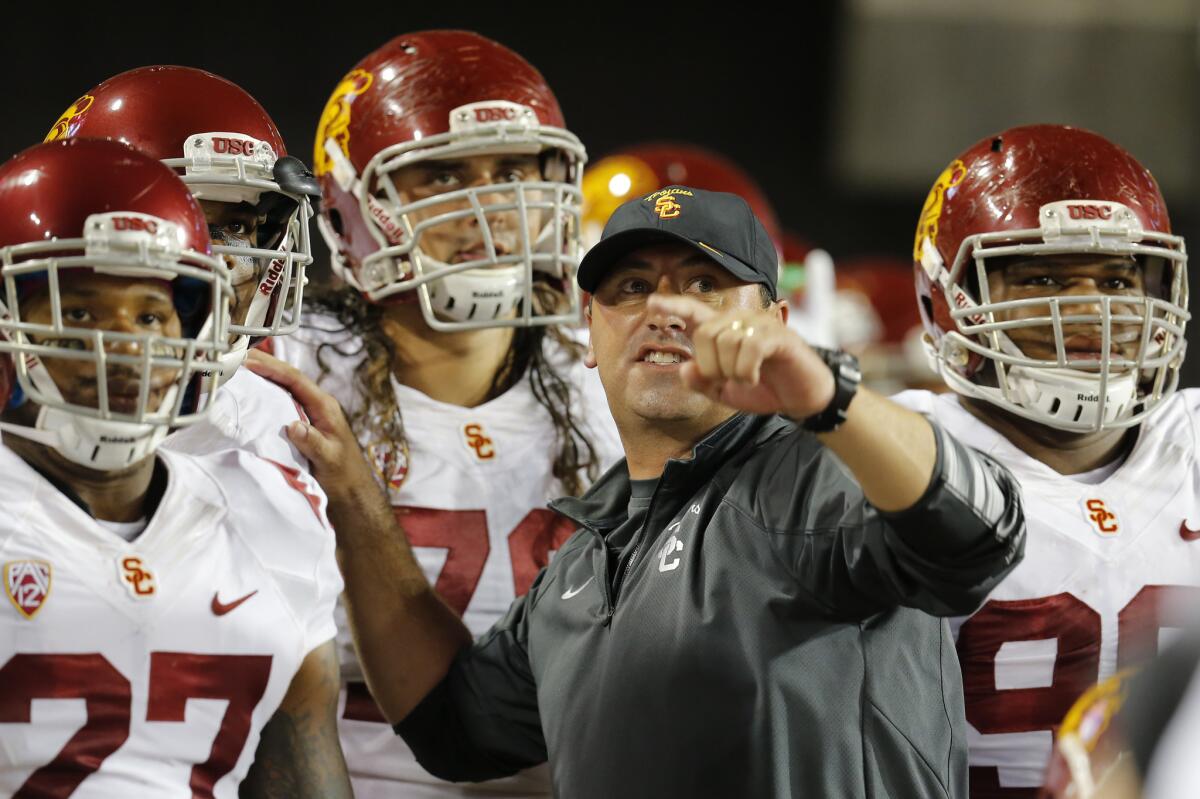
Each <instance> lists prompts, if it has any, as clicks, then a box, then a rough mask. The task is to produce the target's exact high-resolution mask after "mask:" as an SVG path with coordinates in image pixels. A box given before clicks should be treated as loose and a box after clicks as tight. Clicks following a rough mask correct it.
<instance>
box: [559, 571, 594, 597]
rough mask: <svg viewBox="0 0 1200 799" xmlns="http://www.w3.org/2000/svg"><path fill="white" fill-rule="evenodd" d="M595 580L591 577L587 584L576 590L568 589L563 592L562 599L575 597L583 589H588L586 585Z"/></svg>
mask: <svg viewBox="0 0 1200 799" xmlns="http://www.w3.org/2000/svg"><path fill="white" fill-rule="evenodd" d="M595 579H596V576H595V575H592V576H591V577H589V578H587V582H585V583H584V584H583V585H581V586H579V587H578V588H569V589H567V590H566V591H563V595H562V598H563V599H570V598H571V597H573V596H576V595H577V594H578V593H579V592H580V591H582V590H583V589H585V588H587V587H588V583H590V582H591V581H592V580H595Z"/></svg>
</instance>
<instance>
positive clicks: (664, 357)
mask: <svg viewBox="0 0 1200 799" xmlns="http://www.w3.org/2000/svg"><path fill="white" fill-rule="evenodd" d="M642 360H644V361H646V362H647V363H679V353H677V352H647V353H646V357H644V358H643V359H642Z"/></svg>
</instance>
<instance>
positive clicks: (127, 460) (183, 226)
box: [0, 139, 233, 471]
mask: <svg viewBox="0 0 1200 799" xmlns="http://www.w3.org/2000/svg"><path fill="white" fill-rule="evenodd" d="M210 247H211V245H210V241H209V237H208V227H207V223H206V222H205V218H204V212H203V211H202V210H201V209H200V206H199V205H198V204H197V202H196V200H195V199H194V198H193V197H192V195H191V193H190V192H189V191H188V188H187V186H185V185H183V183H181V182H180V180H179V179H178V178H177V177H176V175H175V174H174V173H173V172H172V171H171V170H170V169H168V168H167V167H166V166H164V165H163V164H161V163H159V162H158V161H156V160H154V159H152V158H150V157H148V156H145V155H143V154H141V153H139V152H137V151H136V150H134V149H133V148H131V147H128V146H126V145H124V144H120V143H118V142H114V141H107V140H98V139H73V140H70V141H63V142H53V143H46V144H40V145H37V146H35V147H31V148H29V149H28V150H25V151H24V152H22V153H20V154H19V155H17V156H15V157H14V158H12V159H11V160H10V161H8V163H6V164H4V165H3V166H0V277H2V279H3V281H4V293H3V295H2V296H3V303H2V304H0V361H3V362H4V364H5V365H4V367H3V369H0V372H4V373H6V374H8V373H12V372H15V376H16V385H10V386H9V388H11V392H8V393H10V394H11V396H10V397H9V398H8V400H7V401H6V404H5V407H15V406H19V405H20V404H22V403H23V402H24V401H25V400H27V399H28V400H32V401H33V402H35V403H36V404H37V405H38V406H40V408H39V409H38V414H37V419H36V422H34V423H33V425H32V426H24V425H21V424H10V423H7V422H6V423H2V424H0V429H3V430H4V431H5V432H6V433H10V434H15V435H19V436H22V437H25V438H28V439H32V440H34V441H38V442H40V443H43V444H46V445H48V446H50V447H53V448H54V449H56V450H58V452H59V453H61V454H62V455H63V456H64V457H66V458H67V459H69V460H71V461H74V462H75V463H79V464H83V465H85V466H89V467H91V468H94V469H98V470H102V471H104V470H112V469H116V468H121V467H124V466H127V465H129V464H131V463H134V462H136V461H139V460H141V459H142V458H143V457H145V456H146V455H147V454H149V453H150V452H152V451H153V449H154V448H155V447H156V446H157V445H158V443H159V442H160V441H162V439H163V438H164V437H165V436H166V434H167V432H168V430H169V429H170V428H171V427H174V426H178V425H185V424H189V423H191V422H194V421H196V420H198V419H199V418H201V417H202V416H203V414H204V412H205V411H206V410H207V406H208V402H209V401H210V400H211V397H212V396H213V391H215V390H216V387H217V385H218V384H219V382H220V380H221V375H220V373H219V370H216V368H215V366H216V358H217V357H218V356H219V355H220V354H221V353H223V352H225V351H226V350H228V348H229V342H228V335H229V330H228V326H229V318H228V313H229V303H230V298H231V297H232V293H233V290H232V286H231V284H230V277H229V272H228V270H227V269H226V268H225V266H224V264H223V262H222V261H221V260H220V259H218V258H216V257H214V256H213V255H212V254H211V252H210ZM86 275H103V276H110V277H117V278H129V279H140V280H156V279H157V280H163V281H168V282H169V283H170V289H171V297H172V302H173V303H174V305H175V309H176V313H177V314H178V317H179V321H180V327H181V330H182V333H181V335H180V336H179V337H178V338H176V337H172V336H169V335H167V334H159V333H145V332H128V331H122V330H120V329H117V328H116V327H115V326H112V325H97V326H92V327H89V326H85V325H81V324H76V323H75V322H76V319H75V317H74V315H73V312H72V309H71V308H69V307H68V309H67V311H68V312H64V308H63V300H62V297H63V291H64V289H65V288H66V287H69V286H70V285H71V284H72V282H73V281H74V282H77V281H79V280H80V279H81V278H83V277H85V276H86ZM47 300H48V302H49V305H50V311H49V313H50V320H49V321H48V322H47V321H34V318H35V317H34V316H32V315H31V314H30V313H29V312H28V311H29V308H30V303H31V302H35V301H37V302H38V303H44V302H45V301H47ZM3 353H6V355H5V354H3ZM64 361H74V362H79V361H82V362H84V363H85V364H90V370H86V371H85V372H84V374H85V375H86V382H87V383H88V384H89V391H88V392H87V393H91V384H92V383H93V382H94V384H95V385H94V394H95V400H94V402H91V401H90V400H89V401H86V402H81V401H74V402H73V401H71V400H70V399H69V398H70V397H71V396H72V393H73V392H72V391H68V390H64V388H63V386H60V385H59V384H58V383H57V382H56V380H55V379H54V378H53V377H52V376H51V374H52V372H54V371H56V370H57V369H61V368H63V365H64ZM88 371H93V372H94V377H93V376H92V375H91V374H88V373H87V372H88ZM164 375H165V377H164ZM3 382H6V381H3V380H0V383H3ZM118 384H120V385H118ZM122 387H124V388H123V389H122ZM131 387H132V388H133V390H134V391H135V392H136V395H134V396H130V395H131V394H132V392H130V390H129V389H130V388H131ZM152 390H153V391H155V392H160V397H158V398H154V397H152ZM122 391H124V395H125V396H124V397H123V398H122V401H121V402H113V401H112V399H113V398H114V397H121V396H122ZM154 399H157V400H158V401H157V403H155V402H154V401H153V400H154ZM113 405H117V406H118V407H115V408H114V407H113ZM152 406H154V407H152Z"/></svg>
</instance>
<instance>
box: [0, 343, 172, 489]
mask: <svg viewBox="0 0 1200 799" xmlns="http://www.w3.org/2000/svg"><path fill="white" fill-rule="evenodd" d="M29 373H30V378H31V379H32V380H33V381H34V384H35V385H36V386H37V387H38V390H39V391H41V392H42V393H44V394H45V395H46V396H47V397H49V398H50V399H52V400H56V401H62V394H61V393H60V392H59V390H58V386H56V385H55V384H54V381H53V380H51V379H50V376H49V374H47V373H46V367H45V366H43V365H42V363H41V362H40V361H38V362H37V363H36V364H33V365H31V366H30V367H29ZM38 373H40V375H39V374H38ZM178 390H179V388H178V386H172V387H171V388H170V390H168V391H167V393H166V394H165V395H164V397H163V400H162V401H163V403H164V404H173V403H174V402H175V397H176V394H177V392H178ZM0 430H3V431H4V432H6V433H10V434H12V435H16V436H20V437H21V438H25V439H28V440H30V441H34V442H37V443H38V444H43V445H45V446H47V447H50V448H51V449H53V450H54V451H56V452H57V453H58V454H60V455H62V456H63V457H64V458H66V459H67V460H69V461H71V462H72V463H77V464H79V465H81V466H87V467H88V468H91V469H95V470H97V471H101V472H106V471H112V470H114V469H122V468H125V467H126V466H130V465H132V464H134V463H137V462H138V461H140V460H142V459H143V458H145V457H146V456H148V455H150V454H152V453H153V452H154V450H155V449H156V448H157V447H158V445H159V444H161V443H162V441H163V439H164V438H166V436H167V433H168V430H167V427H166V425H154V424H137V423H134V422H118V421H112V420H109V419H94V418H91V417H88V416H78V415H76V414H73V413H71V412H70V411H66V410H63V409H62V408H53V407H50V406H48V405H43V406H41V409H40V410H39V411H38V416H37V420H36V421H35V422H34V424H33V426H32V427H26V426H24V425H17V424H9V423H7V422H3V423H0Z"/></svg>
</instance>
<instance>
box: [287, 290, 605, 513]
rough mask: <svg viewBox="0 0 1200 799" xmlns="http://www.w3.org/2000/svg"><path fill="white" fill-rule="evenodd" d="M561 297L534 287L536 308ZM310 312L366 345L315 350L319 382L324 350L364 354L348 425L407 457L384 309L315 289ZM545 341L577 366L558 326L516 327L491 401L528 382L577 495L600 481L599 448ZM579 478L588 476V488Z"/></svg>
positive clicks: (562, 473)
mask: <svg viewBox="0 0 1200 799" xmlns="http://www.w3.org/2000/svg"><path fill="white" fill-rule="evenodd" d="M556 296H557V292H554V291H553V290H552V289H550V288H549V287H548V286H546V285H545V284H542V283H539V284H537V285H535V293H534V304H535V306H538V305H543V306H545V307H550V306H551V305H553V304H554V303H555V302H556ZM305 306H306V310H310V311H317V312H324V313H326V314H328V315H331V316H333V317H335V318H336V319H337V320H338V323H339V324H340V325H341V326H342V327H343V329H345V330H346V331H348V332H350V333H352V334H353V335H354V336H356V337H357V338H358V340H359V341H360V342H361V346H360V348H359V349H357V350H355V351H350V352H347V351H344V350H343V349H341V348H339V347H338V346H337V345H336V344H335V343H333V342H324V343H322V344H321V345H320V347H318V349H317V362H318V363H319V364H320V368H321V374H320V376H319V377H318V382H320V380H321V379H322V378H324V377H325V375H326V374H328V373H329V366H328V365H327V364H326V361H325V350H326V348H332V349H333V350H334V351H335V352H336V353H337V354H338V355H340V356H343V357H345V356H351V357H352V356H356V355H358V354H359V353H360V352H365V356H366V357H365V358H363V360H362V362H361V363H360V364H359V366H358V367H357V369H356V370H355V383H356V387H357V389H358V391H359V393H360V394H361V396H362V397H363V399H364V402H362V403H361V404H360V405H359V406H358V407H357V408H356V409H355V410H354V411H353V412H352V413H351V414H350V424H351V426H352V427H353V429H354V431H355V433H356V434H358V435H359V436H360V437H361V436H362V435H363V434H364V433H365V432H367V431H368V430H370V432H372V433H374V434H376V435H381V436H382V438H383V439H384V440H385V441H387V442H389V444H391V445H392V446H395V447H398V448H400V449H402V450H405V451H406V450H407V441H408V439H407V434H406V433H405V430H404V414H403V409H402V408H400V407H399V404H398V403H397V402H396V393H395V391H393V390H392V384H391V374H392V367H393V364H395V362H396V355H397V353H396V346H395V344H394V343H393V342H392V340H391V339H390V338H388V336H387V335H386V334H385V333H384V331H383V327H382V322H383V319H384V309H385V307H386V306H383V305H377V304H374V303H371V302H368V301H367V300H366V299H365V298H364V297H363V296H362V295H361V294H360V293H359V292H358V291H356V290H354V289H352V288H349V287H343V288H336V289H330V288H316V289H314V290H313V291H312V292H311V293H310V294H309V295H308V296H306V297H305ZM546 336H550V337H551V338H552V339H553V340H554V342H555V343H556V344H557V345H558V346H559V347H560V348H561V349H562V351H563V352H565V353H566V354H567V356H568V358H569V359H570V361H572V362H575V361H578V360H579V359H581V358H582V357H583V353H584V348H583V346H582V345H581V344H579V343H578V342H576V341H573V340H572V339H570V338H569V337H567V336H566V335H565V334H564V333H563V332H562V331H561V330H559V329H558V328H557V327H522V328H517V329H516V330H515V332H514V334H513V340H512V346H511V347H509V350H508V353H507V355H506V356H505V358H504V361H503V362H502V363H501V364H500V368H499V369H497V370H496V373H495V374H494V375H493V376H492V383H491V387H490V388H489V389H488V394H487V399H489V400H490V399H492V398H494V397H498V396H500V395H501V394H503V393H504V392H506V391H508V390H509V389H510V388H512V387H513V386H515V385H516V384H517V382H518V381H520V380H522V379H528V380H529V385H530V388H531V389H532V391H533V395H534V397H535V398H536V399H537V401H538V403H539V404H541V405H542V407H544V408H545V409H546V412H547V413H548V414H549V416H550V420H551V422H552V423H553V424H554V434H555V443H556V445H557V451H556V453H555V455H554V463H553V465H552V474H553V475H554V477H555V478H557V479H558V481H559V482H560V484H561V485H562V487H563V490H564V491H565V492H567V493H568V494H571V495H573V496H578V495H579V494H581V493H583V490H584V488H585V487H586V485H587V483H591V482H592V481H594V480H595V479H596V477H597V476H598V475H599V472H600V463H599V458H598V457H597V455H596V450H595V448H594V447H593V446H592V443H591V442H590V441H589V440H588V438H587V436H586V435H584V433H583V430H582V429H580V426H579V422H578V420H576V418H575V416H574V414H573V412H572V408H571V404H572V403H571V400H572V395H573V393H574V392H575V391H578V389H577V388H576V387H574V386H572V385H571V384H570V383H569V382H568V381H567V380H565V379H564V378H563V376H562V375H560V374H559V373H558V372H557V371H556V370H555V368H554V366H553V365H552V364H551V363H550V361H549V360H548V359H547V357H546V352H545V347H544V344H545V338H546ZM372 428H374V429H372ZM581 475H583V476H586V482H585V480H584V479H583V478H582V477H581Z"/></svg>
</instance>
